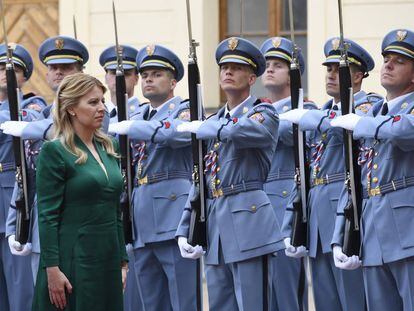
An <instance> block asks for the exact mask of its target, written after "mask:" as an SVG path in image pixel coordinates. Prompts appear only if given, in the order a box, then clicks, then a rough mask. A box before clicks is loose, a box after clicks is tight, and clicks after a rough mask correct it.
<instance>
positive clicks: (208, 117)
mask: <svg viewBox="0 0 414 311" xmlns="http://www.w3.org/2000/svg"><path fill="white" fill-rule="evenodd" d="M217 113H218V111H216V112H215V113H212V114H211V115H209V116H207V118H206V120H208V119H210V118H211V117H214V116H215V115H217Z"/></svg>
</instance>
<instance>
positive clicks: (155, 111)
mask: <svg viewBox="0 0 414 311" xmlns="http://www.w3.org/2000/svg"><path fill="white" fill-rule="evenodd" d="M156 113H157V109H152V110H151V112H150V113H149V115H148V118H147V120H151V118H152V117H153V116H154V115H155V114H156Z"/></svg>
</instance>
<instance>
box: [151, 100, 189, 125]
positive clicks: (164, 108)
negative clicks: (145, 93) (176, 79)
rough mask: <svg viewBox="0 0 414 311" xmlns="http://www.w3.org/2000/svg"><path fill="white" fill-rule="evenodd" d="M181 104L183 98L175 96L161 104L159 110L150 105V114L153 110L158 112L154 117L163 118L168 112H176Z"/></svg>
mask: <svg viewBox="0 0 414 311" xmlns="http://www.w3.org/2000/svg"><path fill="white" fill-rule="evenodd" d="M180 103H181V97H179V96H174V97H173V98H170V99H169V100H167V101H166V102H165V103H163V104H161V105H160V106H159V107H157V108H153V107H152V106H151V104H149V105H148V106H149V111H148V113H149V114H150V113H151V111H152V110H156V111H157V113H156V114H155V115H154V118H157V119H159V117H160V116H161V117H162V116H163V115H164V114H165V113H166V112H168V114H170V113H171V111H173V110H175V109H176V108H177V107H178V106H179V104H180ZM151 120H152V119H151Z"/></svg>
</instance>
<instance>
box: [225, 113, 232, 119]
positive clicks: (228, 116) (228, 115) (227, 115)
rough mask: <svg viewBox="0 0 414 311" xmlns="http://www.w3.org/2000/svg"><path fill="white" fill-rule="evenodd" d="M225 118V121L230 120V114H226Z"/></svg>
mask: <svg viewBox="0 0 414 311" xmlns="http://www.w3.org/2000/svg"><path fill="white" fill-rule="evenodd" d="M225 118H226V119H227V120H230V119H231V116H230V112H227V113H226V116H225Z"/></svg>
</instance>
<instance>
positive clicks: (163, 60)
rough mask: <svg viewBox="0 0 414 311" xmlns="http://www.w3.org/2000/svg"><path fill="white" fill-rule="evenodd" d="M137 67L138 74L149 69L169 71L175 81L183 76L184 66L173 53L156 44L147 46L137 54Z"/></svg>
mask: <svg viewBox="0 0 414 311" xmlns="http://www.w3.org/2000/svg"><path fill="white" fill-rule="evenodd" d="M137 67H138V70H139V72H142V71H143V70H144V69H145V68H151V67H160V68H164V69H168V70H171V71H172V72H173V73H174V77H175V79H176V80H177V81H180V80H181V79H182V78H183V76H184V66H183V63H182V62H181V60H180V59H179V58H178V56H177V55H176V54H175V53H174V52H173V51H171V50H169V49H167V48H166V47H163V46H161V45H157V44H156V45H148V46H147V47H145V48H143V49H141V50H140V51H139V52H138V55H137Z"/></svg>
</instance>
